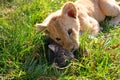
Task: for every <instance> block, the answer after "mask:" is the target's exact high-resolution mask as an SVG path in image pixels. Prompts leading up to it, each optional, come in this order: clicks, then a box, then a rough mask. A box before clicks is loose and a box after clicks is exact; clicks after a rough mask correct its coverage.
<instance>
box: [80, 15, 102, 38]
mask: <svg viewBox="0 0 120 80" xmlns="http://www.w3.org/2000/svg"><path fill="white" fill-rule="evenodd" d="M80 21H81V22H80V23H81V31H88V32H89V33H90V34H91V35H93V36H96V35H97V34H98V32H99V30H100V27H99V23H98V21H97V20H95V19H94V18H92V17H89V16H88V17H87V18H83V19H82V20H80Z"/></svg>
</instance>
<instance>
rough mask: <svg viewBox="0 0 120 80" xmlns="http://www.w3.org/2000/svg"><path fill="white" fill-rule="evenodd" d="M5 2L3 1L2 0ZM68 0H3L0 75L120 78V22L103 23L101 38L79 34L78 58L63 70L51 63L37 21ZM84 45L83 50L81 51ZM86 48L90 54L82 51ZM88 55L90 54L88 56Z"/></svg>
mask: <svg viewBox="0 0 120 80" xmlns="http://www.w3.org/2000/svg"><path fill="white" fill-rule="evenodd" d="M3 1H4V0H3ZM66 1H68V0H62V1H60V0H5V1H4V2H2V1H0V3H1V4H0V78H1V77H2V78H3V79H16V80H37V79H40V80H41V79H42V80H55V79H58V80H119V79H120V47H119V46H118V47H116V48H115V49H110V50H106V49H108V48H113V47H114V46H116V45H118V44H120V27H119V26H120V25H118V26H109V25H108V24H107V22H103V23H101V25H102V26H104V30H103V31H102V32H100V34H99V36H98V38H96V39H93V40H89V39H87V34H84V35H83V36H81V37H80V49H78V50H77V51H76V52H75V53H74V54H75V57H76V58H77V59H78V60H77V61H73V62H71V66H69V67H68V68H65V69H63V70H58V69H57V68H55V67H53V66H52V65H49V64H48V63H47V61H46V58H45V56H44V55H43V54H44V53H45V52H46V48H45V46H46V43H47V42H46V36H45V35H44V34H43V33H42V32H41V33H37V32H36V28H35V24H36V23H38V22H39V23H40V22H42V21H43V20H44V19H45V17H46V16H47V15H48V14H50V13H51V12H54V11H56V10H58V9H60V7H61V6H62V5H63V4H64V3H65V2H66ZM81 48H82V50H81ZM84 49H87V53H85V52H84V51H83V50H84ZM86 55H87V56H86Z"/></svg>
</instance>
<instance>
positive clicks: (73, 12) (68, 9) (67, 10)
mask: <svg viewBox="0 0 120 80" xmlns="http://www.w3.org/2000/svg"><path fill="white" fill-rule="evenodd" d="M62 15H68V16H69V17H72V18H76V16H77V9H76V7H75V5H74V3H73V2H70V1H69V2H67V3H65V5H64V6H63V8H62Z"/></svg>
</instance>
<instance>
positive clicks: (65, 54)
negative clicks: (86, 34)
mask: <svg viewBox="0 0 120 80" xmlns="http://www.w3.org/2000/svg"><path fill="white" fill-rule="evenodd" d="M49 48H50V49H51V50H52V51H53V52H54V55H55V56H54V62H55V63H57V65H58V66H59V67H64V66H66V64H67V61H68V60H71V59H74V55H73V53H72V52H69V51H67V50H65V49H64V48H62V47H61V46H59V45H49Z"/></svg>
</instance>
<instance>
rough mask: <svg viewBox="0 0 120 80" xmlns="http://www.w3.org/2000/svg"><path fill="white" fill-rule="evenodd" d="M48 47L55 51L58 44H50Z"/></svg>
mask: <svg viewBox="0 0 120 80" xmlns="http://www.w3.org/2000/svg"><path fill="white" fill-rule="evenodd" d="M48 47H49V48H50V49H51V50H52V51H53V52H56V45H54V44H49V45H48Z"/></svg>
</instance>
